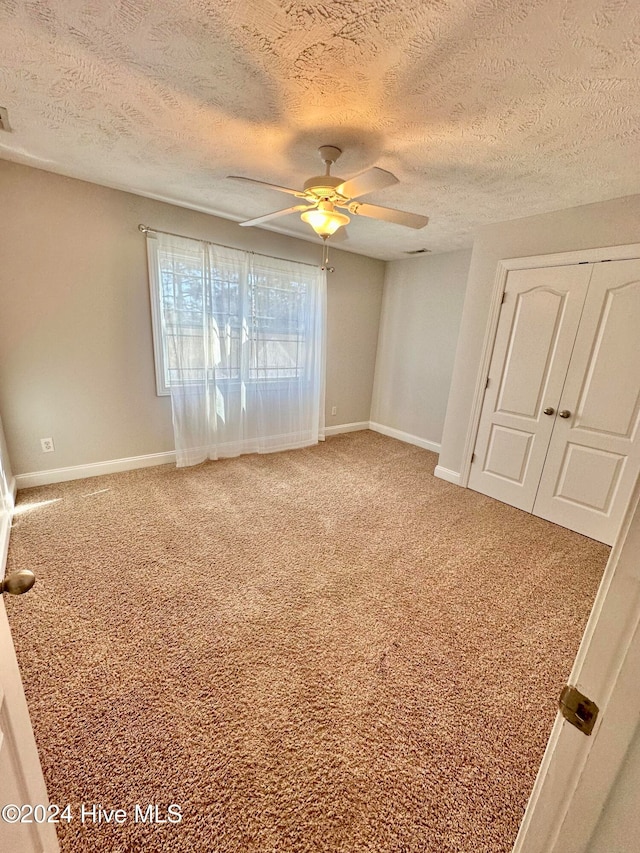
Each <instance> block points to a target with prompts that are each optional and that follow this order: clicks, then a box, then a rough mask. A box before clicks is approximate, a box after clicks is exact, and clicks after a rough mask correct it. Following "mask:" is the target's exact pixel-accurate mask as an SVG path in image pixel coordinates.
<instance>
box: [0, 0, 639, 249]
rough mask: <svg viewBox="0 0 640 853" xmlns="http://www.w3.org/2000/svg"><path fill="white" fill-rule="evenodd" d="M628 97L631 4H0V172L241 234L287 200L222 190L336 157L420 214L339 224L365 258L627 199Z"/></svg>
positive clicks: (375, 0) (228, 0)
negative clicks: (1, 113) (337, 153)
mask: <svg viewBox="0 0 640 853" xmlns="http://www.w3.org/2000/svg"><path fill="white" fill-rule="evenodd" d="M639 84H640V4H639V3H638V2H637V0H633V1H632V0H628V2H627V0H333V1H332V0H324V2H323V0H314V2H311V0H306V1H305V0H57V2H54V0H49V2H46V0H31V2H21V0H2V2H1V3H0V98H1V99H2V100H1V101H0V105H2V106H5V107H7V108H8V110H9V119H10V122H11V125H12V128H13V130H12V132H11V133H5V132H0V157H3V158H7V159H10V160H16V161H18V162H22V163H27V164H29V165H32V166H36V167H38V168H42V169H47V170H50V171H53V172H60V173H61V174H65V175H71V176H73V177H77V178H81V179H84V180H88V181H94V182H96V183H99V184H105V185H107V186H112V187H118V188H123V189H129V190H131V191H132V192H135V193H140V194H142V195H148V196H152V197H154V198H161V199H165V200H167V201H171V202H174V203H177V204H180V205H183V206H186V207H193V208H196V209H200V210H204V211H208V212H211V213H216V214H219V215H222V216H225V217H228V218H231V219H237V220H241V219H246V218H250V217H253V216H258V215H261V214H263V213H268V212H270V211H272V210H277V209H279V208H283V207H287V206H289V204H290V197H289V196H286V195H284V194H280V193H277V192H274V191H272V190H268V189H260V188H251V187H247V186H243V185H239V184H236V183H234V182H232V181H227V180H225V176H226V175H229V174H240V175H247V176H251V177H255V178H258V179H260V180H264V181H270V182H273V183H279V184H284V185H287V186H300V185H301V184H302V183H303V181H304V180H305V179H306V178H308V177H310V176H311V175H314V174H317V173H318V172H319V171H322V169H321V164H320V161H319V159H318V156H317V152H316V149H317V147H318V145H321V144H332V145H337V146H339V147H341V148H343V150H344V154H343V156H342V158H341V160H340V161H339V163H338V165H337V168H336V169H335V170H334V173H335V174H338V175H340V176H342V177H345V178H346V177H349V176H351V175H353V174H355V173H357V172H360V171H362V170H363V169H366V168H368V167H370V166H373V165H379V166H381V167H383V168H385V169H388V170H390V171H392V172H394V173H395V174H396V175H397V176H398V177H399V178H400V181H401V183H400V184H398V185H397V186H393V187H390V188H388V189H386V190H383V191H380V192H378V193H374V194H371V195H369V196H367V197H366V198H365V200H366V201H370V202H372V203H375V204H381V205H385V206H390V207H399V208H403V209H405V210H411V211H415V212H417V213H425V214H427V215H429V216H430V217H431V222H430V224H429V225H428V226H427V228H426V229H424V230H422V231H412V230H410V229H406V228H401V227H400V226H397V225H393V224H388V223H382V222H377V221H373V220H370V219H364V218H360V219H358V220H352V222H351V224H350V225H349V228H348V234H349V237H348V240H347V241H345V242H344V243H342V244H341V247H342V248H345V249H350V250H352V251H356V252H361V253H364V254H368V255H372V256H374V257H381V258H393V257H403V256H404V254H403V253H404V252H406V251H409V250H412V249H419V248H423V247H426V248H429V249H431V250H432V251H434V252H436V251H447V250H451V249H456V248H460V247H465V246H470V245H471V242H472V232H473V230H474V228H475V227H476V226H477V225H480V224H485V223H489V222H495V221H500V220H504V219H513V218H516V217H521V216H527V215H530V214H535V213H541V212H545V211H550V210H557V209H560V208H565V207H571V206H573V205H578V204H585V203H588V202H593V201H600V200H604V199H609V198H615V197H618V196H622V195H627V194H631V193H637V192H640V168H639V165H640V156H639V155H640V130H639V128H640V85H639ZM150 224H153V223H150ZM271 227H272V228H273V230H279V231H282V232H284V233H290V234H294V235H298V236H309V235H310V234H311V231H310V229H309V226H306V225H304V224H303V223H302V222H300V221H299V219H298V217H297V216H290V217H287V218H286V219H281V220H277V221H276V222H274V223H273V224H271ZM312 236H313V235H312Z"/></svg>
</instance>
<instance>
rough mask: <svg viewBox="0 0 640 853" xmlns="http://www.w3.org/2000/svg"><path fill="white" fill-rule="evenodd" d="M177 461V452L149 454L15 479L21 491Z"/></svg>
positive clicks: (17, 475)
mask: <svg viewBox="0 0 640 853" xmlns="http://www.w3.org/2000/svg"><path fill="white" fill-rule="evenodd" d="M175 461H176V454H175V451H173V450H169V451H167V452H166V453H149V454H147V455H146V456H128V457H126V458H125V459H111V460H109V461H108V462H92V463H90V464H89V465H73V466H72V467H70V468H52V469H51V470H50V471H33V472H32V473H30V474H16V477H15V479H16V483H17V486H18V488H19V489H29V488H31V487H32V486H47V485H49V484H50V483H65V482H67V481H68V480H84V479H85V478H86V477H99V476H100V475H101V474H116V473H117V472H119V471H131V470H133V469H134V468H150V467H152V466H153V465H166V464H167V463H169V462H175Z"/></svg>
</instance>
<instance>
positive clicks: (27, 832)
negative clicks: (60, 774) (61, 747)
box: [0, 596, 60, 853]
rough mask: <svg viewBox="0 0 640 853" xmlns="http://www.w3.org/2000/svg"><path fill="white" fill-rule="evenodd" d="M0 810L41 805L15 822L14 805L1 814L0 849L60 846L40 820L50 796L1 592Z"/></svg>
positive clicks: (48, 851)
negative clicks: (22, 820) (21, 820)
mask: <svg viewBox="0 0 640 853" xmlns="http://www.w3.org/2000/svg"><path fill="white" fill-rule="evenodd" d="M0 660H1V661H2V667H1V669H0V809H2V808H4V807H6V806H8V805H9V806H11V805H16V806H18V807H22V806H33V807H35V806H36V805H40V806H41V807H42V808H40V809H37V810H36V809H35V808H34V811H33V812H31V813H30V812H29V809H23V810H22V816H23V817H24V818H25V820H30V821H31V822H25V823H22V822H15V823H12V822H11V820H13V818H14V817H15V809H14V810H11V809H9V812H8V813H7V815H5V818H6V819H3V817H2V816H0V850H6V851H11V853H36V851H37V853H55V851H58V850H59V849H60V848H59V845H58V840H57V837H56V831H55V824H53V823H47V822H40V821H41V820H43V821H44V820H46V819H47V818H48V817H49V816H53V815H49V814H47V812H46V809H47V806H48V804H49V800H48V799H47V789H46V786H45V782H44V777H43V775H42V768H41V766H40V759H39V757H38V752H37V749H36V742H35V738H34V736H33V731H32V729H31V721H30V719H29V711H28V710H27V703H26V700H25V698H24V691H23V689H22V680H21V678H20V673H19V671H18V663H17V661H16V655H15V651H14V648H13V642H12V640H11V634H10V632H9V623H8V621H7V614H6V610H5V607H4V602H3V601H2V596H0Z"/></svg>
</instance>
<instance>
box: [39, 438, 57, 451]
mask: <svg viewBox="0 0 640 853" xmlns="http://www.w3.org/2000/svg"><path fill="white" fill-rule="evenodd" d="M40 445H41V446H42V452H43V453H53V451H54V450H55V447H54V446H53V439H52V438H41V439H40Z"/></svg>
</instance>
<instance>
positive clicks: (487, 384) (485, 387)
mask: <svg viewBox="0 0 640 853" xmlns="http://www.w3.org/2000/svg"><path fill="white" fill-rule="evenodd" d="M488 387H489V377H488V376H487V381H486V383H485V386H484V389H485V391H486V390H487V388H488Z"/></svg>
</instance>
